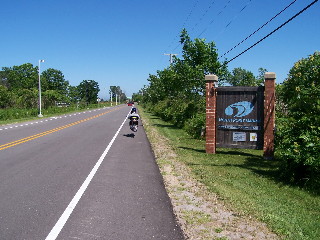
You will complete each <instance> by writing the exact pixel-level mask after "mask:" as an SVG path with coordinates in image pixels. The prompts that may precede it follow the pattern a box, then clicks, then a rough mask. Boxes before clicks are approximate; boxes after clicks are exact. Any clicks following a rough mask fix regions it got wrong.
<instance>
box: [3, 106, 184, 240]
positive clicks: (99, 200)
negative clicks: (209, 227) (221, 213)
mask: <svg viewBox="0 0 320 240" xmlns="http://www.w3.org/2000/svg"><path fill="white" fill-rule="evenodd" d="M130 109H131V108H130V107H128V106H125V105H121V106H117V107H112V108H103V109H99V110H96V111H87V112H84V113H79V114H71V115H66V116H63V117H57V118H44V119H40V120H37V121H32V122H26V123H20V124H13V125H9V126H0V239H5V240H9V239H19V240H20V239H32V240H35V239H48V240H49V239H50V240H52V239H112V240H116V239H121V240H125V239H139V240H140V239H177V240H179V239H183V235H182V232H181V229H180V227H179V226H178V225H177V222H176V220H175V217H174V214H173V212H172V207H171V204H170V199H169V198H168V196H167V193H166V191H165V188H164V185H163V180H162V177H161V175H160V172H159V169H158V167H157V165H156V162H155V160H154V156H153V154H152V151H151V148H150V144H149V142H148V140H147V138H146V135H145V132H144V129H143V126H141V125H140V126H139V129H138V132H137V133H135V134H134V136H133V134H132V132H131V131H130V129H129V127H128V120H126V116H127V114H128V112H129V110H130ZM122 124H123V126H122ZM121 126H122V127H121Z"/></svg>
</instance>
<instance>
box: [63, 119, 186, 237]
mask: <svg viewBox="0 0 320 240" xmlns="http://www.w3.org/2000/svg"><path fill="white" fill-rule="evenodd" d="M140 123H141V121H140ZM57 239H112V240H117V239H119V240H120V239H121V240H126V239H139V240H143V239H175V240H180V239H184V237H183V233H182V231H181V229H180V227H179V225H178V223H177V221H176V219H175V216H174V214H173V211H172V206H171V202H170V199H169V197H168V195H167V193H166V190H165V187H164V184H163V179H162V176H161V174H160V171H159V168H158V166H157V164H156V162H155V159H154V155H153V153H152V150H151V147H150V143H149V141H148V139H147V137H146V134H145V131H144V129H143V126H141V125H140V126H139V128H138V132H136V133H134V135H133V132H131V130H130V129H129V126H128V120H127V122H126V123H125V124H124V126H123V127H122V129H121V130H120V133H119V135H118V136H117V138H116V139H115V141H114V143H113V145H112V147H111V148H110V151H109V152H108V154H107V155H106V157H105V159H104V161H103V163H102V164H101V166H100V168H99V170H98V171H97V173H96V175H95V177H94V178H93V179H92V181H91V183H90V185H89V187H88V188H87V190H86V191H85V193H84V195H83V196H82V198H81V199H80V201H79V203H78V205H77V206H76V208H75V209H74V211H73V213H72V214H71V216H70V218H69V219H68V221H67V222H66V224H65V226H64V228H63V229H62V230H61V232H60V234H59V236H58V237H57Z"/></svg>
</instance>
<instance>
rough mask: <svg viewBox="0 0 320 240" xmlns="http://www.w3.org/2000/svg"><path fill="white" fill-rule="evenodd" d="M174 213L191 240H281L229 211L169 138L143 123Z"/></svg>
mask: <svg viewBox="0 0 320 240" xmlns="http://www.w3.org/2000/svg"><path fill="white" fill-rule="evenodd" d="M143 124H144V127H145V129H146V131H147V135H148V138H149V140H150V142H151V145H152V148H153V151H154V154H155V156H156V160H157V163H158V165H159V168H160V171H161V174H162V176H163V179H164V183H165V186H166V189H167V192H168V195H169V197H170V199H171V202H172V205H173V209H174V212H175V214H176V216H177V219H178V221H179V223H180V225H181V228H182V230H183V232H184V234H185V236H186V238H187V239H194V240H200V239H221V240H222V239H225V240H226V239H230V240H231V239H259V240H261V239H268V240H270V239H280V238H279V237H278V236H277V235H275V234H274V233H272V232H271V231H270V230H269V229H268V228H267V227H266V224H264V223H261V222H259V221H257V220H256V219H253V218H252V217H250V216H243V215H240V214H238V213H237V212H234V211H233V210H230V209H228V208H227V207H226V206H225V204H224V203H223V201H222V200H221V199H220V198H219V196H218V195H216V194H214V193H212V192H209V191H208V190H207V189H206V187H205V186H204V185H203V184H201V183H199V182H198V181H197V180H196V179H194V178H193V177H192V173H191V171H190V169H189V168H188V167H187V166H186V165H184V164H183V163H181V162H179V161H178V160H177V156H176V154H175V152H174V150H173V149H172V148H171V147H170V144H169V142H168V140H167V139H166V138H164V137H163V136H162V135H160V134H159V133H158V132H157V131H156V129H155V128H153V127H150V126H149V124H148V122H147V121H146V120H144V121H143Z"/></svg>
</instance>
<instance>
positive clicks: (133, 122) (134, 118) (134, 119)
mask: <svg viewBox="0 0 320 240" xmlns="http://www.w3.org/2000/svg"><path fill="white" fill-rule="evenodd" d="M139 118H140V116H139V114H138V113H137V109H136V108H132V109H131V112H130V114H129V116H128V119H130V121H129V126H130V129H131V130H132V131H137V127H138V120H139Z"/></svg>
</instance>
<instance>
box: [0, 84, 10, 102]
mask: <svg viewBox="0 0 320 240" xmlns="http://www.w3.org/2000/svg"><path fill="white" fill-rule="evenodd" d="M12 95H13V94H12V93H11V92H10V91H8V89H7V87H5V86H2V85H0V108H9V107H12V106H13V96H12Z"/></svg>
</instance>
